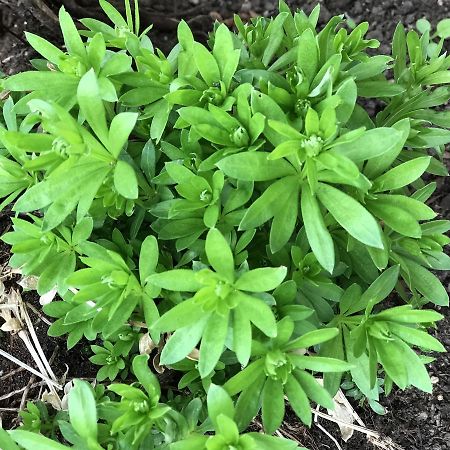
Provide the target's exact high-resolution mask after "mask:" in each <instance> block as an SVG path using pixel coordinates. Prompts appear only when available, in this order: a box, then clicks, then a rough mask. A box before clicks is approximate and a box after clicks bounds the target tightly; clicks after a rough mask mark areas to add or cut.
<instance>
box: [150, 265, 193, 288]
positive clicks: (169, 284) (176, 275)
mask: <svg viewBox="0 0 450 450" xmlns="http://www.w3.org/2000/svg"><path fill="white" fill-rule="evenodd" d="M148 281H149V282H150V283H152V284H154V285H155V286H159V287H160V288H163V289H167V290H168V291H179V292H197V291H198V290H199V289H200V288H201V287H202V284H201V283H199V282H198V281H197V278H196V273H195V272H194V271H192V270H187V269H174V270H168V271H166V272H161V273H155V274H154V275H151V276H150V277H149V279H148Z"/></svg>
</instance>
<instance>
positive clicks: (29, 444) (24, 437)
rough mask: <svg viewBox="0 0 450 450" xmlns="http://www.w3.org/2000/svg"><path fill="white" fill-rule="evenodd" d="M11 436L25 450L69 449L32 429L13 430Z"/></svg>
mask: <svg viewBox="0 0 450 450" xmlns="http://www.w3.org/2000/svg"><path fill="white" fill-rule="evenodd" d="M10 436H11V437H12V438H13V439H14V440H15V441H16V442H17V443H18V444H19V445H21V446H22V447H23V448H24V449H25V450H67V447H66V446H65V445H62V444H59V443H58V442H55V441H52V440H51V439H49V438H46V437H45V436H42V435H41V434H37V433H33V432H31V431H25V430H13V431H10ZM5 450H6V449H5Z"/></svg>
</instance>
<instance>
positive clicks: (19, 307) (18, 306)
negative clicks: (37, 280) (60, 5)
mask: <svg viewBox="0 0 450 450" xmlns="http://www.w3.org/2000/svg"><path fill="white" fill-rule="evenodd" d="M0 1H1V0H0ZM2 297H3V300H6V302H7V303H6V305H8V306H9V315H8V316H6V317H5V316H4V317H5V320H8V319H10V320H9V321H10V322H11V324H12V325H11V326H10V328H9V330H10V331H14V332H16V333H17V335H18V336H19V337H20V338H21V339H22V341H23V342H24V343H25V346H26V347H27V349H28V351H29V352H30V354H31V356H32V357H33V360H34V361H35V363H36V365H37V366H38V369H39V371H40V372H38V371H35V370H34V369H33V370H30V368H31V367H30V366H28V365H27V364H25V363H23V362H21V361H19V360H18V359H17V358H14V357H13V356H12V355H9V354H8V353H6V352H2V353H3V356H5V357H7V358H8V359H10V360H11V361H13V362H15V363H16V364H19V365H21V366H22V367H25V368H27V370H29V371H30V372H31V373H34V374H35V375H37V376H39V377H40V378H42V379H43V380H45V381H46V382H47V385H48V388H49V390H50V392H51V394H53V396H54V398H55V400H56V402H58V403H61V399H60V398H59V396H58V394H57V392H56V390H55V386H56V387H58V388H59V389H62V387H61V386H60V385H59V383H58V381H57V378H56V376H55V374H54V373H53V370H52V369H51V367H50V364H49V362H48V361H47V358H46V356H45V354H44V351H43V350H42V347H41V344H40V342H39V339H38V337H37V335H36V331H35V330H34V326H33V324H32V322H31V319H30V317H29V315H28V311H27V309H26V306H25V304H24V302H23V300H22V297H21V296H20V294H19V292H18V291H16V290H14V289H13V290H11V291H10V292H9V294H8V295H5V294H4V290H3V295H2ZM11 313H12V314H13V316H14V318H12V317H11ZM30 336H31V339H30ZM33 344H34V345H33Z"/></svg>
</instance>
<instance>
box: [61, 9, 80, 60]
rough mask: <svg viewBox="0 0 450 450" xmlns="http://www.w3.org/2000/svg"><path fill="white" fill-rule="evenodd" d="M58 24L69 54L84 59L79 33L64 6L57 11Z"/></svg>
mask: <svg viewBox="0 0 450 450" xmlns="http://www.w3.org/2000/svg"><path fill="white" fill-rule="evenodd" d="M59 24H60V26H61V30H62V33H63V37H64V44H65V45H66V48H67V51H68V52H69V54H74V55H77V56H79V57H80V58H81V59H82V60H83V59H84V58H86V48H85V47H84V44H83V41H82V40H81V36H80V33H79V32H78V29H77V27H76V26H75V23H74V21H73V20H72V17H70V14H69V13H68V12H67V11H66V10H65V9H64V6H62V7H61V9H60V10H59Z"/></svg>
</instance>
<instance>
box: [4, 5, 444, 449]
mask: <svg viewBox="0 0 450 450" xmlns="http://www.w3.org/2000/svg"><path fill="white" fill-rule="evenodd" d="M100 4H101V6H102V8H103V9H104V11H105V13H106V15H107V16H108V17H109V19H110V21H111V22H112V23H113V26H110V25H107V24H104V23H101V22H99V21H97V20H93V19H85V20H83V21H82V23H83V25H84V26H85V28H86V29H85V30H81V31H78V30H77V28H76V27H75V24H74V23H73V21H72V19H71V18H70V16H69V15H68V14H67V13H66V12H65V10H64V9H62V10H61V13H60V22H61V27H62V31H63V36H64V41H65V45H66V49H67V52H63V51H61V50H59V49H57V48H56V47H54V46H53V45H52V44H50V43H49V42H47V41H45V40H43V39H42V38H39V37H38V36H35V35H31V34H28V39H29V42H30V44H31V45H32V46H33V47H34V48H35V49H36V50H37V51H38V52H39V53H40V54H41V55H42V56H43V58H44V59H42V60H37V61H35V62H34V65H35V68H36V69H38V70H33V71H29V72H24V73H21V74H17V75H14V76H11V77H7V78H3V79H1V80H0V83H1V86H2V87H3V89H4V91H5V92H7V95H6V94H4V95H2V96H1V98H2V99H3V100H2V110H3V119H4V120H3V121H2V124H1V125H0V142H1V144H2V146H3V147H2V148H1V149H0V174H1V178H0V196H1V197H4V198H5V200H4V201H3V203H2V205H1V206H0V208H4V207H6V206H7V205H10V204H11V205H13V211H14V212H15V213H17V214H18V215H19V214H20V218H19V217H15V218H13V230H12V231H10V232H8V233H6V234H4V235H3V236H2V239H3V241H4V242H6V243H8V244H10V245H11V246H12V253H13V256H12V259H11V262H10V264H11V265H12V266H13V267H16V268H20V269H21V271H22V272H23V273H24V274H27V275H34V276H37V277H39V283H38V292H39V294H41V295H44V294H46V293H48V292H49V291H53V290H55V291H56V292H57V294H58V299H57V300H55V301H53V302H52V303H50V304H48V305H46V306H45V307H44V311H45V312H46V313H47V314H48V315H50V316H52V317H54V318H56V320H55V322H54V323H53V324H52V326H51V327H50V330H49V334H50V335H51V336H63V335H67V343H68V347H69V348H70V347H73V346H74V345H75V344H76V343H78V342H79V341H80V340H81V339H82V338H83V337H84V338H86V339H87V340H89V341H94V340H96V339H99V340H100V341H102V342H103V345H102V346H97V345H94V346H92V349H93V351H94V353H95V355H93V356H92V357H91V361H92V362H94V363H95V364H100V365H102V366H103V367H102V368H101V369H100V371H99V374H98V379H99V380H100V381H102V380H104V379H106V378H107V377H109V378H110V380H111V381H112V380H113V379H114V378H116V377H117V375H118V374H119V371H121V370H123V369H125V368H126V367H127V366H126V361H128V360H129V361H132V364H131V366H132V367H131V372H130V373H129V374H128V373H127V372H126V371H125V372H122V375H123V376H121V378H122V381H123V383H122V384H115V383H113V384H112V385H110V386H109V388H108V391H106V393H105V392H104V391H102V388H98V389H99V390H98V392H94V391H93V390H92V389H91V388H90V387H89V385H87V384H85V383H84V384H83V383H76V385H75V388H74V389H73V390H72V391H71V394H70V398H71V399H72V400H71V401H70V402H69V416H70V420H69V421H64V420H62V421H60V422H59V427H60V431H61V435H62V437H63V439H62V440H61V442H64V443H70V444H71V445H72V446H73V447H74V448H80V449H86V448H88V449H93V450H94V449H99V448H108V449H120V448H127V449H144V448H145V449H153V448H161V449H172V450H176V449H181V448H182V449H188V448H193V449H194V448H195V449H197V448H206V449H208V450H222V449H231V448H235V449H237V448H239V449H241V450H252V449H290V448H296V443H294V442H291V441H287V440H283V439H276V438H274V437H272V436H270V434H272V433H274V432H275V431H276V430H277V429H278V428H279V426H280V424H281V423H282V421H283V419H284V412H285V407H286V405H285V400H286V399H287V402H288V404H289V405H290V407H292V409H293V410H294V411H295V413H296V414H297V415H298V417H299V418H300V419H301V420H302V421H303V422H304V423H305V424H307V425H309V424H310V423H311V406H310V402H314V403H316V404H318V405H322V406H324V407H327V408H332V407H333V396H334V395H335V394H336V392H337V390H338V389H339V387H340V386H341V383H342V380H343V376H344V384H343V385H342V386H343V387H345V386H347V388H349V387H351V388H352V389H354V390H355V389H356V390H357V392H356V391H355V396H354V397H355V398H358V399H362V398H365V399H367V400H368V402H369V404H371V405H373V406H374V407H375V409H377V407H379V404H378V400H379V394H380V389H379V387H380V385H382V386H383V390H384V391H385V392H386V393H389V392H390V391H391V390H392V388H393V386H394V385H396V386H398V387H399V388H400V389H405V388H407V387H408V386H415V387H417V388H419V389H422V390H424V391H427V392H429V391H431V387H432V386H431V382H430V379H429V376H428V374H427V371H426V368H425V364H426V363H428V362H429V361H430V360H431V357H430V356H429V355H427V352H430V351H437V352H440V351H444V348H443V346H442V345H441V344H440V343H439V342H438V341H437V340H436V339H434V338H433V337H432V336H431V335H430V334H428V329H429V328H430V327H434V326H435V324H436V322H437V321H439V320H440V319H441V318H442V316H441V315H440V314H439V313H437V312H436V311H434V310H433V309H432V307H433V305H438V306H447V305H448V296H447V293H446V291H445V289H444V287H443V286H442V285H441V283H440V282H439V279H438V278H437V277H436V276H435V275H434V274H433V271H434V270H448V269H449V268H450V258H449V257H448V256H447V255H446V254H445V253H444V252H443V247H444V246H445V245H446V244H448V243H449V239H448V237H447V236H446V235H445V233H446V232H447V231H448V230H449V229H450V222H449V221H446V220H436V219H435V216H436V214H435V213H434V212H433V210H432V209H431V208H430V206H428V205H427V204H426V202H427V201H428V200H429V199H430V198H431V196H432V194H433V192H434V190H435V188H436V183H435V182H434V181H431V182H430V181H429V179H430V177H429V176H428V174H431V175H441V176H442V175H446V174H447V170H446V168H445V166H444V164H443V162H442V156H443V150H444V146H445V145H446V144H447V143H449V142H450V130H449V129H448V128H449V125H448V124H449V113H448V112H447V111H441V110H440V108H439V107H440V106H441V105H443V104H445V103H446V102H448V100H449V99H450V88H449V84H450V77H449V70H448V69H449V67H450V59H449V58H448V57H447V56H446V55H445V53H443V52H442V50H443V42H444V39H446V38H448V37H449V36H448V33H447V31H448V22H446V21H442V22H441V23H440V24H439V25H438V29H437V32H436V33H432V32H431V30H430V27H429V25H428V24H427V23H426V22H424V21H422V22H419V24H418V29H419V30H420V31H419V32H416V31H409V32H408V33H406V32H405V30H404V28H403V27H402V26H401V25H399V26H398V27H397V30H396V32H395V36H394V41H393V48H392V56H387V55H375V56H370V55H369V53H368V52H367V49H368V48H370V49H376V48H377V47H378V45H379V43H378V41H376V40H373V39H370V40H369V39H365V35H366V33H367V31H368V24H367V23H362V24H359V25H357V26H354V24H351V23H350V24H348V23H347V22H346V21H345V20H344V19H343V18H342V16H336V17H333V18H332V19H331V20H330V21H329V23H328V24H327V25H326V26H325V27H324V28H323V29H321V30H318V29H317V20H318V16H319V7H317V8H315V9H314V10H313V12H312V13H311V14H310V15H309V16H307V15H306V14H305V13H304V12H302V11H296V12H294V13H293V12H291V11H290V10H289V8H288V7H287V6H286V4H285V3H284V2H283V1H280V14H279V15H278V16H276V17H275V18H272V19H267V18H256V19H252V20H251V21H250V22H249V23H247V24H244V23H243V22H242V21H241V20H240V19H239V17H236V28H237V32H236V33H233V32H232V31H230V30H229V29H228V28H227V27H226V26H225V25H224V24H216V25H215V27H214V31H213V32H212V33H211V35H210V36H209V41H208V46H206V45H203V44H200V43H198V42H195V40H194V37H193V35H192V33H191V31H190V29H189V27H188V26H187V24H186V23H185V22H183V21H182V22H181V23H180V25H179V29H178V40H179V43H178V44H177V45H176V46H175V47H174V49H173V50H172V51H171V52H170V54H169V55H167V56H166V55H164V54H163V53H162V52H161V51H159V50H157V49H156V50H155V49H154V48H153V45H152V43H151V41H150V39H149V38H148V36H147V31H148V30H146V31H143V32H141V31H140V22H139V11H138V2H137V1H135V5H134V14H133V8H132V7H131V5H130V2H129V0H127V1H126V2H125V5H126V18H125V19H124V18H123V17H121V15H120V14H119V13H118V11H117V10H116V9H115V8H114V7H113V6H112V5H110V4H109V3H108V2H106V1H105V0H100ZM371 54H373V52H371ZM390 69H393V79H392V80H391V79H388V77H387V74H388V73H389V72H388V71H389V70H390ZM364 98H375V99H377V100H378V103H379V104H380V111H379V112H378V113H377V114H376V115H374V114H371V113H370V112H369V111H366V110H365V109H364V108H363V106H361V104H364V103H363V102H361V99H364ZM425 175H426V176H425ZM425 180H428V181H425ZM430 303H431V304H432V305H431V308H430V307H428V308H424V307H425V306H426V305H428V304H430ZM144 333H145V336H146V339H147V340H148V345H147V349H146V351H147V352H153V353H152V358H153V366H154V367H160V366H162V369H163V370H173V371H176V372H179V377H178V378H177V379H176V380H177V382H178V388H179V389H180V390H182V391H183V392H185V393H189V396H187V398H183V396H180V395H175V393H174V392H173V391H172V390H171V388H170V387H168V386H165V385H164V384H163V385H162V386H161V387H160V386H159V384H158V381H157V378H156V376H155V375H154V374H153V373H152V371H151V370H150V367H149V365H148V362H147V359H148V358H147V357H146V356H136V355H137V353H138V347H139V346H138V345H137V344H138V340H139V339H140V337H142V335H143V334H144ZM147 333H148V335H147ZM318 378H323V385H322V384H321V383H320V382H319V381H318ZM127 380H128V381H129V382H130V383H131V384H125V383H126V381H127ZM232 398H234V399H235V400H236V402H235V403H233V400H232ZM205 399H206V403H205ZM80 405H83V411H84V412H83V413H80V411H81V406H80ZM32 409H33V408H32ZM378 409H379V408H378ZM260 412H261V415H262V424H263V428H264V431H265V432H266V435H262V434H257V433H256V434H255V433H246V429H247V428H248V426H249V424H250V423H251V422H252V420H253V419H254V417H255V416H256V415H257V414H258V413H260ZM30 413H32V411H31V410H30ZM27 417H28V416H27ZM30 417H31V416H30ZM31 428H33V427H31ZM36 431H39V430H37V428H36ZM9 435H10V436H11V437H12V439H13V441H15V442H18V443H19V444H20V445H21V446H22V447H24V448H26V449H28V448H33V450H39V449H41V448H42V449H43V448H45V449H47V448H55V449H58V448H65V447H64V446H63V445H62V444H59V443H57V442H55V441H49V440H48V439H47V438H46V437H44V436H43V435H41V434H37V433H29V432H28V431H27V430H17V431H12V432H10V434H9ZM9 435H8V434H5V433H4V432H1V434H0V443H1V444H2V445H3V446H4V447H5V448H6V449H7V450H9V449H15V448H17V446H16V444H14V442H13V441H11V439H10V438H9V437H8V436H9ZM50 442H51V443H50Z"/></svg>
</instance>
